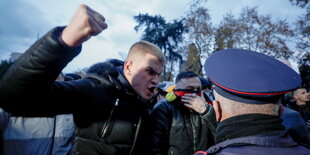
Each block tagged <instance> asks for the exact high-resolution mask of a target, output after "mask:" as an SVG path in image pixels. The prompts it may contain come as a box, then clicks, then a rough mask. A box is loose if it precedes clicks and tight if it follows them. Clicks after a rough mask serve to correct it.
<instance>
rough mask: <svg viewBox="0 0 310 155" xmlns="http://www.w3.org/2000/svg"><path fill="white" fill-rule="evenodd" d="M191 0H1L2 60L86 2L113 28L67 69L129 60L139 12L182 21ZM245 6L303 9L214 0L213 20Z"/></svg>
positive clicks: (285, 3)
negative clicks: (108, 61)
mask: <svg viewBox="0 0 310 155" xmlns="http://www.w3.org/2000/svg"><path fill="white" fill-rule="evenodd" d="M189 2H190V0H148V1H145V0H87V1H86V0H28V1H26V0H0V60H4V59H8V58H9V56H10V53H11V52H20V53H22V52H24V51H25V50H26V49H27V48H28V47H29V46H30V45H31V44H32V43H33V42H34V41H35V40H37V38H38V37H41V36H42V35H44V34H45V33H46V32H48V31H49V30H50V29H52V28H53V27H55V26H59V25H66V24H68V23H69V22H70V19H71V17H72V15H73V14H74V12H75V10H76V8H77V7H78V5H79V4H86V5H88V6H90V7H91V8H92V9H94V10H96V11H98V12H99V13H101V14H102V15H103V16H105V18H106V22H107V24H108V25H109V27H108V29H107V30H105V31H103V32H102V33H101V34H100V35H98V36H96V37H94V38H92V39H90V40H89V41H88V42H86V43H85V44H84V45H83V50H82V53H81V54H80V55H79V56H77V57H76V58H75V59H74V60H73V61H72V62H70V63H69V65H68V66H67V67H66V68H65V70H64V72H73V71H77V70H80V69H83V68H85V67H89V66H90V65H92V64H94V63H96V62H99V61H104V60H106V59H109V58H119V59H123V58H124V57H125V55H126V52H127V51H128V49H129V47H130V45H131V44H133V43H134V42H136V41H138V40H139V38H140V34H139V33H137V32H135V31H134V29H133V28H134V26H135V25H136V24H137V23H136V22H135V21H134V20H133V16H134V15H137V14H139V13H148V14H150V15H161V16H163V17H164V18H165V19H166V20H167V21H171V20H173V19H179V18H181V17H182V16H184V15H185V13H186V11H187V10H188V5H189ZM245 6H250V7H253V6H258V12H259V14H270V15H271V16H272V17H273V18H274V19H287V20H288V21H289V22H293V21H294V20H295V19H296V18H297V17H298V16H299V15H301V14H302V10H301V9H300V8H298V7H294V6H292V5H291V4H290V3H289V0H208V3H207V7H208V8H209V11H210V12H209V13H210V14H211V17H212V21H213V23H215V24H217V23H219V22H220V20H221V19H222V16H223V15H224V14H226V13H233V14H236V15H237V14H239V13H240V11H241V9H242V8H243V7H245Z"/></svg>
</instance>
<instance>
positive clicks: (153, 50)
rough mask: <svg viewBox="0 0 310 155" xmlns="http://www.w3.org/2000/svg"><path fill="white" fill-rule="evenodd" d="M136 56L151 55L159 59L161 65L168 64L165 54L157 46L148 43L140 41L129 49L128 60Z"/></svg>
mask: <svg viewBox="0 0 310 155" xmlns="http://www.w3.org/2000/svg"><path fill="white" fill-rule="evenodd" d="M137 52H138V53H137ZM136 54H141V55H145V54H151V55H153V56H155V57H156V58H158V60H159V61H160V62H161V63H165V62H166V59H165V55H164V54H163V52H162V51H161V49H160V48H159V47H158V46H157V45H155V44H153V43H150V42H148V41H138V42H136V43H134V44H133V45H132V46H131V47H130V49H129V52H128V55H127V58H126V60H128V59H130V58H131V57H133V56H134V55H136Z"/></svg>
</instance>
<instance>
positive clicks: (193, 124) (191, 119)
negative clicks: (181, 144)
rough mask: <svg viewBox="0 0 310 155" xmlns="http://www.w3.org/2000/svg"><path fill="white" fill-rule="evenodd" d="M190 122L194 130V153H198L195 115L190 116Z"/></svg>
mask: <svg viewBox="0 0 310 155" xmlns="http://www.w3.org/2000/svg"><path fill="white" fill-rule="evenodd" d="M190 122H191V124H192V129H193V149H194V150H193V151H194V152H195V151H196V149H197V148H196V145H197V144H196V143H197V141H196V128H195V127H196V126H195V123H194V120H193V115H190Z"/></svg>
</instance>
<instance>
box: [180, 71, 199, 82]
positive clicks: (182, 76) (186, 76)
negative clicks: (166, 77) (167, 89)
mask: <svg viewBox="0 0 310 155" xmlns="http://www.w3.org/2000/svg"><path fill="white" fill-rule="evenodd" d="M193 77H198V75H197V74H195V73H194V72H191V71H187V72H181V73H179V74H178V75H177V77H176V78H175V83H178V82H179V81H180V80H182V79H189V78H193Z"/></svg>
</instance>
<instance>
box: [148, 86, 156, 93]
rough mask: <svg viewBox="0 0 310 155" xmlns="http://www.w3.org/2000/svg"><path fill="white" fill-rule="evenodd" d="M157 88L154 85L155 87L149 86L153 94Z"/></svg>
mask: <svg viewBox="0 0 310 155" xmlns="http://www.w3.org/2000/svg"><path fill="white" fill-rule="evenodd" d="M155 89H156V87H155V86H153V87H151V88H149V91H150V92H151V93H152V94H154V91H155Z"/></svg>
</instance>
